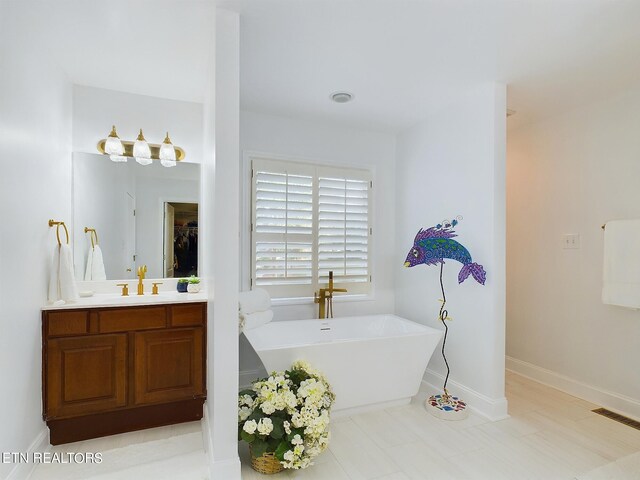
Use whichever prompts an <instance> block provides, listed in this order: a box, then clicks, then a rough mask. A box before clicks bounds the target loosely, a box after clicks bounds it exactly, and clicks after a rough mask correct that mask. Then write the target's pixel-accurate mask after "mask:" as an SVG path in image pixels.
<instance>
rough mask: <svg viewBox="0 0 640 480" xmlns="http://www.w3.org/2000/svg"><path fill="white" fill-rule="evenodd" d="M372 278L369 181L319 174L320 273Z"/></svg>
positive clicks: (346, 280)
mask: <svg viewBox="0 0 640 480" xmlns="http://www.w3.org/2000/svg"><path fill="white" fill-rule="evenodd" d="M329 271H333V278H334V280H335V281H338V282H344V283H367V282H368V281H369V181H367V180H357V179H351V178H348V177H347V176H346V175H340V176H338V175H332V176H326V177H323V176H320V177H319V178H318V276H319V279H320V281H321V282H328V281H329Z"/></svg>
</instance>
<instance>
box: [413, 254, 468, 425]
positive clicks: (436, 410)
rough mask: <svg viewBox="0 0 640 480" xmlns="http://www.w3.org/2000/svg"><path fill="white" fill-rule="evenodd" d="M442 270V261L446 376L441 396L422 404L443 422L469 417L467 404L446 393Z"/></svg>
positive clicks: (441, 310)
mask: <svg viewBox="0 0 640 480" xmlns="http://www.w3.org/2000/svg"><path fill="white" fill-rule="evenodd" d="M443 269H444V261H443V262H441V263H440V290H441V291H442V300H441V301H442V305H441V306H440V314H439V318H440V321H441V322H442V325H444V338H443V340H442V358H443V359H444V364H445V365H446V367H447V376H446V377H445V379H444V386H443V390H444V393H443V394H441V395H431V396H430V397H429V398H427V399H426V400H425V402H424V408H425V409H427V411H428V412H429V413H431V414H432V415H434V416H436V417H438V418H441V419H443V420H464V419H465V418H467V417H468V416H469V412H467V404H466V402H463V401H462V400H460V398H458V397H454V396H453V395H450V394H449V392H448V391H447V382H448V381H449V373H450V371H451V370H450V369H449V362H448V361H447V356H446V355H445V353H444V347H445V345H446V343H447V334H448V333H449V327H448V326H447V322H446V321H445V320H450V317H449V312H447V310H446V308H445V305H446V304H447V297H446V295H445V293H444V283H443V282H442V271H443Z"/></svg>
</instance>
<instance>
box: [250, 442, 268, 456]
mask: <svg viewBox="0 0 640 480" xmlns="http://www.w3.org/2000/svg"><path fill="white" fill-rule="evenodd" d="M267 448H269V445H268V444H267V442H265V441H264V440H262V439H261V438H256V439H255V441H254V442H253V444H252V445H251V450H253V455H254V457H256V458H259V457H261V456H262V455H264V453H265V452H266V451H267Z"/></svg>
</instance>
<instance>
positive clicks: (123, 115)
mask: <svg viewBox="0 0 640 480" xmlns="http://www.w3.org/2000/svg"><path fill="white" fill-rule="evenodd" d="M113 124H115V126H116V129H117V131H118V136H119V137H120V138H121V139H122V140H130V141H134V140H135V139H136V137H137V136H138V131H139V129H140V128H142V131H143V132H144V136H145V138H146V139H147V141H148V142H149V143H156V144H158V143H162V141H163V140H164V136H165V134H166V132H167V131H168V132H169V136H170V137H171V141H172V142H173V143H174V144H175V145H177V146H179V147H182V148H183V149H184V150H185V153H186V157H185V161H187V162H196V163H198V162H200V161H201V159H202V104H200V103H193V102H183V101H178V100H168V99H166V98H157V97H149V96H146V95H135V94H132V93H125V92H116V91H114V90H105V89H102V88H93V87H84V86H80V85H74V86H73V151H74V152H88V153H96V152H97V149H96V145H97V144H98V141H99V140H101V139H103V138H105V137H106V136H107V135H108V134H109V131H110V130H111V125H113Z"/></svg>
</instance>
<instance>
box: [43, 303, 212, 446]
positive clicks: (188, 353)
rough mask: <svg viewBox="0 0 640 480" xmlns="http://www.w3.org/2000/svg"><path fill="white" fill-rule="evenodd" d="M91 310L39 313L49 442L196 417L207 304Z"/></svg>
mask: <svg viewBox="0 0 640 480" xmlns="http://www.w3.org/2000/svg"><path fill="white" fill-rule="evenodd" d="M184 295H187V294H184ZM189 295H190V294H189ZM147 298H148V297H147ZM191 298H193V297H191ZM98 305H99V306H94V305H87V306H82V305H74V306H68V307H51V308H47V309H44V310H43V315H42V384H43V390H42V394H43V418H44V420H45V421H46V422H47V425H48V427H49V430H50V441H51V443H52V444H53V445H58V444H61V443H68V442H75V441H78V440H85V439H88V438H95V437H101V436H105V435H112V434H117V433H123V432H129V431H134V430H140V429H144V428H150V427H157V426H162V425H170V424H174V423H180V422H186V421H193V420H199V419H201V418H202V408H203V403H204V400H205V398H206V318H207V315H206V313H207V303H206V302H205V301H188V302H180V303H151V302H150V304H143V305H127V304H125V305H121V304H115V305H113V306H105V305H104V304H102V305H100V304H98Z"/></svg>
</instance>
